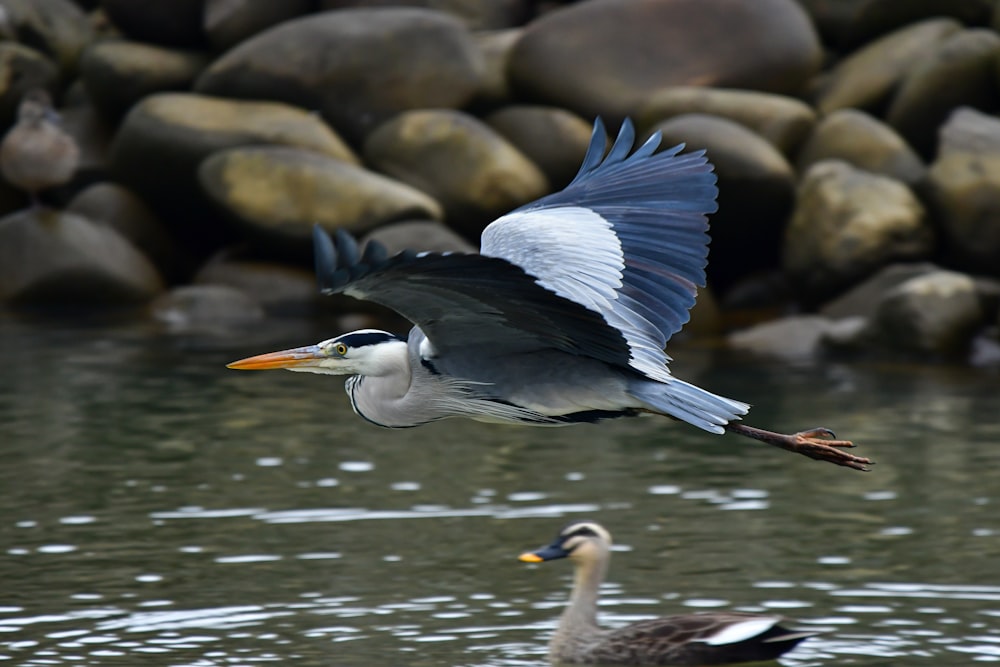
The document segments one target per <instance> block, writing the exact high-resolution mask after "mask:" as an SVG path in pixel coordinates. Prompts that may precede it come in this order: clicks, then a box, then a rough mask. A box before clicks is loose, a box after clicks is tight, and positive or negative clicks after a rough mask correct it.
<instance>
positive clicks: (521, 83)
mask: <svg viewBox="0 0 1000 667" xmlns="http://www.w3.org/2000/svg"><path fill="white" fill-rule="evenodd" d="M707 45H711V47H710V48H707ZM821 57H822V52H821V48H820V44H819V39H818V37H817V36H816V34H815V32H814V30H813V28H812V25H811V24H810V22H809V18H808V16H807V15H806V14H805V12H804V11H803V10H802V9H801V8H800V7H799V5H798V4H796V3H795V2H792V1H790V0H755V1H754V2H732V3H727V4H726V8H725V11H719V8H718V7H717V6H715V5H713V4H712V3H705V2H701V0H674V1H673V2H661V1H660V0H602V1H599V2H581V3H576V4H573V5H569V6H565V7H562V8H560V9H556V10H553V11H551V12H549V13H547V14H545V15H543V16H542V17H541V18H539V19H537V20H535V21H534V22H532V23H531V24H529V25H528V27H527V30H526V31H525V34H524V36H523V37H522V38H521V40H520V41H519V42H518V43H517V45H515V47H514V52H513V53H512V54H511V62H510V72H509V73H510V77H511V80H512V82H513V85H514V87H515V89H516V90H518V91H520V93H521V95H522V99H526V100H531V101H540V102H544V103H547V104H552V105H555V106H562V107H566V108H568V109H571V110H573V111H575V112H577V113H579V114H581V115H582V116H584V117H585V118H592V117H593V116H595V115H598V114H604V115H605V117H606V118H608V119H610V120H612V121H618V120H620V119H621V118H622V117H624V116H626V115H630V114H633V113H634V112H635V111H636V110H637V109H638V108H639V107H640V106H641V105H642V104H643V103H644V102H645V101H646V100H647V99H648V97H649V95H650V93H651V92H653V91H658V90H660V89H662V88H665V87H667V86H677V85H697V84H704V85H713V86H717V87H729V88H747V89H754V90H763V91H767V92H775V93H796V92H798V91H800V90H801V89H802V88H803V86H804V85H805V83H806V82H807V81H808V80H809V79H810V77H812V76H813V75H814V74H816V73H817V71H818V70H819V66H820V62H821Z"/></svg>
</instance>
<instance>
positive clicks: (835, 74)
mask: <svg viewBox="0 0 1000 667" xmlns="http://www.w3.org/2000/svg"><path fill="white" fill-rule="evenodd" d="M961 29H962V25H961V24H960V23H959V22H958V21H955V20H953V19H948V18H938V19H928V20H926V21H921V22H920V23H914V24H913V25H909V26H906V27H905V28H900V29H899V30H896V31H894V32H891V33H889V34H888V35H886V36H884V37H882V38H880V39H877V40H875V41H874V42H872V43H871V44H868V45H867V46H865V47H863V48H861V49H858V50H857V51H855V52H853V53H851V54H850V55H849V56H847V57H846V58H844V59H843V60H841V61H840V62H839V63H838V64H837V65H836V66H835V67H834V68H833V70H832V71H831V72H829V73H828V74H827V75H826V76H825V77H824V80H823V81H822V83H821V84H820V86H819V88H818V90H817V92H816V94H815V99H814V100H813V101H814V104H815V106H816V108H817V109H818V110H819V112H820V114H822V115H826V114H828V113H830V112H831V111H836V110H837V109H843V108H845V107H856V108H859V109H865V110H875V109H878V108H879V107H880V106H882V105H884V104H886V103H887V102H888V101H889V98H890V97H891V95H892V93H893V91H894V90H895V89H896V86H898V85H899V82H900V81H901V80H902V79H903V78H904V76H906V73H907V72H908V71H909V70H910V68H912V67H913V66H914V64H915V63H916V62H917V61H919V59H920V58H921V56H923V55H924V54H925V53H928V52H930V51H931V50H933V49H935V48H936V45H937V44H940V43H941V42H943V41H944V40H945V39H947V38H948V37H949V36H951V35H953V34H954V33H956V32H958V31H959V30H961Z"/></svg>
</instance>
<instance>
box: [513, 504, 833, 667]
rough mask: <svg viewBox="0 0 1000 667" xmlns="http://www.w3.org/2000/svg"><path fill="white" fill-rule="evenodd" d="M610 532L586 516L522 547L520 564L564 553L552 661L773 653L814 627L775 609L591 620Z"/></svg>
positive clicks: (723, 660)
mask: <svg viewBox="0 0 1000 667" xmlns="http://www.w3.org/2000/svg"><path fill="white" fill-rule="evenodd" d="M611 544H612V542H611V533H609V532H608V530H607V529H606V528H604V527H603V526H601V525H600V524H599V523H596V522H594V521H576V522H573V523H570V524H569V525H567V526H565V527H564V528H563V529H562V530H560V531H559V533H558V534H557V535H556V538H555V540H554V541H553V542H552V543H551V544H549V545H548V546H546V547H542V548H541V549H537V550H535V551H528V552H525V553H522V554H521V555H520V556H519V557H518V558H519V560H521V561H522V562H526V563H542V562H547V561H550V560H558V559H561V558H568V559H569V560H570V561H571V562H572V563H573V565H574V577H573V590H572V593H571V594H570V599H569V603H568V604H567V606H566V609H565V611H564V612H563V614H562V616H561V617H560V619H559V626H558V628H557V629H556V632H555V635H554V636H553V637H552V640H551V641H550V643H549V659H550V661H551V662H553V663H560V664H567V663H568V664H600V665H728V664H734V663H740V662H757V661H766V660H774V659H776V658H777V657H778V656H780V655H782V654H783V653H786V652H788V651H790V650H791V649H792V648H794V647H795V646H796V645H798V644H799V643H800V642H801V641H803V640H805V639H807V638H808V637H812V636H814V635H815V634H817V633H815V632H803V631H796V630H789V629H787V628H785V627H784V626H782V625H781V623H782V622H783V621H784V619H783V618H782V617H780V616H771V615H762V614H750V613H743V612H734V611H713V612H705V613H695V614H680V615H676V616H664V617H661V618H654V619H650V620H644V621H639V622H637V623H632V624H630V625H626V626H624V627H620V628H616V629H602V628H601V627H600V626H599V625H598V623H597V601H598V597H599V595H600V586H601V583H603V581H604V577H605V575H606V574H607V570H608V564H609V562H610V560H611Z"/></svg>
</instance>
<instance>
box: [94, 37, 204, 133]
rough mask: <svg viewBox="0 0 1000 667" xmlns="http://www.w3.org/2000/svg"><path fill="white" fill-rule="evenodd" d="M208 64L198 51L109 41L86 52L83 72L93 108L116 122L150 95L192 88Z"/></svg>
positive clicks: (95, 45) (97, 44) (98, 44)
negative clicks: (196, 78)
mask: <svg viewBox="0 0 1000 667" xmlns="http://www.w3.org/2000/svg"><path fill="white" fill-rule="evenodd" d="M207 64H208V60H207V58H206V57H205V56H204V55H202V54H200V53H197V52H195V51H180V50H177V49H170V48H166V47H162V46H153V45H149V44H140V43H138V42H128V41H124V40H106V41H103V42H98V43H96V44H93V45H92V46H91V47H90V48H88V49H87V50H86V51H85V52H84V55H83V59H82V61H81V63H80V70H81V74H82V75H83V80H84V83H85V84H86V86H87V92H88V93H89V95H90V98H91V99H92V100H93V103H94V105H95V106H96V107H97V108H98V109H99V110H100V111H101V113H102V115H104V117H105V118H108V119H110V120H112V121H117V120H118V119H119V118H120V117H121V116H123V115H124V114H125V112H126V111H128V110H129V109H130V108H131V107H132V105H133V104H135V103H136V102H138V101H139V100H141V99H142V98H144V97H147V96H148V95H152V94H153V93H159V92H164V91H169V90H186V89H188V88H190V86H191V84H192V82H194V80H195V77H197V76H198V74H199V73H200V72H201V70H202V69H204V68H205V66H206V65H207Z"/></svg>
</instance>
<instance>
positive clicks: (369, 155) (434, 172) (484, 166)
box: [364, 110, 549, 238]
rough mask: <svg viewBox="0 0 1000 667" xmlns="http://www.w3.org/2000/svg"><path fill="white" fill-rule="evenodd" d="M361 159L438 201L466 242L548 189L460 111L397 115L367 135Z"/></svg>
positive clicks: (521, 159) (513, 152) (529, 166)
mask: <svg viewBox="0 0 1000 667" xmlns="http://www.w3.org/2000/svg"><path fill="white" fill-rule="evenodd" d="M364 155H365V160H366V161H367V162H368V163H369V164H371V165H372V166H374V167H375V168H376V169H378V170H379V171H381V172H383V173H386V174H389V175H390V176H392V177H394V178H397V179H399V180H400V181H403V182H404V183H408V184H410V185H412V186H414V187H415V188H417V189H419V190H421V191H423V192H426V193H427V194H429V195H431V196H432V197H434V198H435V199H436V200H437V201H439V202H441V205H442V206H443V207H444V210H445V219H446V221H447V222H448V224H449V225H450V226H451V227H452V228H453V229H455V230H456V231H459V232H460V233H462V234H463V235H465V236H466V237H468V238H476V237H478V236H479V232H480V231H482V228H483V227H484V226H485V225H486V224H488V223H489V222H491V221H492V220H493V219H494V218H496V217H498V216H500V215H502V214H504V213H507V212H508V211H510V210H511V209H513V208H516V207H517V206H520V205H522V204H526V203H528V202H530V201H533V200H535V199H537V198H539V197H541V196H542V195H544V194H545V193H546V192H547V191H548V187H549V186H548V182H547V181H546V179H545V174H543V173H542V172H541V170H539V168H538V167H536V166H535V165H534V163H532V162H531V160H529V159H528V158H527V157H525V156H524V154H523V153H521V152H520V151H519V150H517V149H516V148H514V146H512V145H511V144H510V143H509V142H508V141H507V140H506V139H504V138H503V137H501V136H500V135H499V134H497V133H496V132H495V131H494V130H493V129H491V128H490V127H489V126H488V125H486V124H485V123H483V122H482V121H480V120H478V119H476V118H474V117H472V116H470V115H468V114H466V113H463V112H460V111H449V110H426V111H408V112H406V113H402V114H400V115H398V116H397V117H396V118H394V119H393V120H391V121H389V122H387V123H384V124H383V125H381V126H379V127H378V129H376V130H375V131H374V132H372V134H371V135H370V136H369V137H368V141H366V142H365V148H364Z"/></svg>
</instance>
